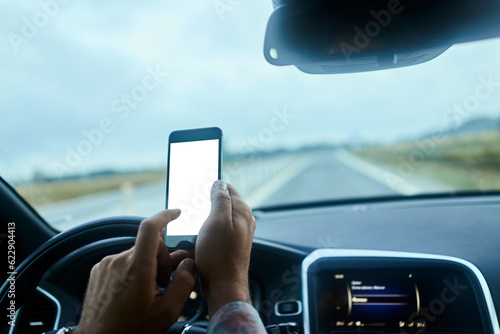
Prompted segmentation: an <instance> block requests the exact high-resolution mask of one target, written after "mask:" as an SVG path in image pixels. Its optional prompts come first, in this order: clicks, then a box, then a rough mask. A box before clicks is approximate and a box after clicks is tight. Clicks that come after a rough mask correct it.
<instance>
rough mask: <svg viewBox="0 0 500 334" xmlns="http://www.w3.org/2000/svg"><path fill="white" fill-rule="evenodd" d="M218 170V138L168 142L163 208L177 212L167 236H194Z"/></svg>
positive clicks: (198, 228) (208, 207) (202, 216)
mask: <svg viewBox="0 0 500 334" xmlns="http://www.w3.org/2000/svg"><path fill="white" fill-rule="evenodd" d="M218 171H219V139H210V140H200V141H192V142H182V143H171V144H170V167H169V178H168V179H169V189H168V203H167V208H169V209H181V215H180V216H179V218H177V219H176V220H174V221H172V222H171V223H169V224H168V226H167V235H170V236H175V235H198V232H199V231H200V228H201V226H202V225H203V222H204V221H205V220H206V219H207V217H208V214H209V213H210V189H211V188H212V184H213V183H214V182H215V181H216V180H217V179H218Z"/></svg>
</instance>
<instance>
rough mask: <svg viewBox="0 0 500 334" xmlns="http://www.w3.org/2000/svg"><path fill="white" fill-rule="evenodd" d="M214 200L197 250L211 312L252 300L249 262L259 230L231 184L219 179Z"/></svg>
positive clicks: (197, 263)
mask: <svg viewBox="0 0 500 334" xmlns="http://www.w3.org/2000/svg"><path fill="white" fill-rule="evenodd" d="M211 200H212V208H211V211H210V215H209V216H208V218H207V220H206V221H205V223H204V224H203V227H202V228H201V230H200V233H199V235H198V238H197V240H196V252H195V253H196V266H197V267H198V271H199V274H200V282H201V289H202V292H203V295H204V296H205V299H206V301H207V304H208V313H209V315H210V316H212V315H214V314H215V312H217V310H218V309H220V308H221V307H222V306H224V305H226V304H228V303H230V302H235V301H248V302H249V301H250V294H249V289H248V266H249V263H250V251H251V249H252V241H253V235H254V231H255V218H254V217H253V215H252V210H251V209H250V207H249V206H248V205H247V204H246V203H245V202H244V201H243V199H242V198H241V196H240V194H238V192H237V191H236V190H235V189H234V188H233V187H232V186H231V185H228V184H226V183H224V182H222V181H216V182H215V183H214V185H213V187H212V191H211Z"/></svg>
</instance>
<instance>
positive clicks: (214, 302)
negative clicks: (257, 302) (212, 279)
mask: <svg viewBox="0 0 500 334" xmlns="http://www.w3.org/2000/svg"><path fill="white" fill-rule="evenodd" d="M205 299H206V301H207V305H208V314H209V316H213V315H214V314H215V313H216V312H217V311H218V310H219V309H220V308H222V307H223V306H224V305H227V304H229V303H232V302H246V303H249V304H251V300H250V291H249V288H248V283H240V284H236V285H235V284H218V285H217V286H211V287H210V288H209V289H208V291H207V294H206V296H205Z"/></svg>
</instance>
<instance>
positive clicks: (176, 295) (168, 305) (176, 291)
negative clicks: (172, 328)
mask: <svg viewBox="0 0 500 334" xmlns="http://www.w3.org/2000/svg"><path fill="white" fill-rule="evenodd" d="M195 268H196V264H195V263H194V261H193V260H192V259H186V260H184V261H182V262H181V264H180V265H179V266H178V267H177V270H176V271H175V274H174V279H173V280H172V282H171V283H170V285H169V286H168V288H167V290H166V291H165V293H163V295H162V296H161V302H162V304H163V306H164V307H165V309H167V310H169V314H170V315H171V316H172V318H173V319H174V321H175V320H176V319H177V318H178V317H179V315H180V314H181V312H182V309H183V308H184V304H186V301H187V300H188V298H189V295H190V294H191V292H192V291H193V288H194V283H195V278H194V271H195Z"/></svg>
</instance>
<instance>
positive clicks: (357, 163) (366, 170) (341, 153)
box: [334, 150, 425, 195]
mask: <svg viewBox="0 0 500 334" xmlns="http://www.w3.org/2000/svg"><path fill="white" fill-rule="evenodd" d="M334 155H335V158H336V159H337V160H338V161H339V162H341V163H342V164H344V165H346V166H347V167H349V168H351V169H353V170H355V171H357V172H358V173H361V174H363V175H365V176H368V177H369V178H371V179H373V180H375V181H377V182H379V183H381V184H383V185H385V186H386V187H388V188H391V189H392V190H394V191H396V192H398V193H400V194H402V195H415V194H419V193H423V192H425V189H423V188H421V187H418V186H416V185H414V184H410V183H409V182H408V181H407V180H405V179H403V178H402V177H400V176H398V175H396V174H394V173H392V172H389V171H387V170H385V169H382V168H379V167H377V166H375V165H372V164H370V163H368V162H366V161H365V160H363V159H360V158H358V157H356V156H354V155H352V154H350V153H348V152H346V151H345V150H337V151H335V153H334Z"/></svg>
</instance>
